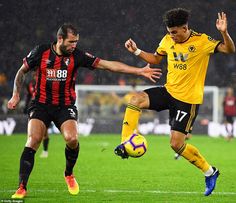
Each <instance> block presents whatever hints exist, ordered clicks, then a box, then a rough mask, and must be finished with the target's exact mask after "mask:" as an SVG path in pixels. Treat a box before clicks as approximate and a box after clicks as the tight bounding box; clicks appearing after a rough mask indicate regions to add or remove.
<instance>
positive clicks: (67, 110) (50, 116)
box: [28, 102, 78, 130]
mask: <svg viewBox="0 0 236 203" xmlns="http://www.w3.org/2000/svg"><path fill="white" fill-rule="evenodd" d="M28 118H29V120H30V119H33V118H36V119H39V120H41V121H43V122H44V124H45V125H46V127H47V128H48V127H49V125H50V123H51V122H52V121H53V122H54V124H55V125H56V127H57V128H58V129H59V130H60V127H61V125H62V123H64V122H65V121H67V120H70V119H72V120H76V121H77V119H78V111H77V108H76V106H74V105H71V106H54V105H45V104H40V103H34V102H32V103H31V105H30V107H29V109H28Z"/></svg>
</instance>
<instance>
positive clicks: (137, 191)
mask: <svg viewBox="0 0 236 203" xmlns="http://www.w3.org/2000/svg"><path fill="white" fill-rule="evenodd" d="M30 191H32V192H42V193H60V192H62V191H63V192H66V191H67V190H41V189H36V190H30ZM11 192H15V190H0V193H11ZM80 192H88V193H95V192H100V193H101V192H104V193H153V194H182V195H184V194H203V192H197V191H161V190H112V189H104V190H93V189H88V190H80ZM213 194H215V195H236V192H213Z"/></svg>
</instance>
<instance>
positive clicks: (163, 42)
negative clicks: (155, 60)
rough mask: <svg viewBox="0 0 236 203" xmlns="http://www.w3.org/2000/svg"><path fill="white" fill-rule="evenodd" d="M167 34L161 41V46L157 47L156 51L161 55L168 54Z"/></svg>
mask: <svg viewBox="0 0 236 203" xmlns="http://www.w3.org/2000/svg"><path fill="white" fill-rule="evenodd" d="M166 43H167V40H166V36H165V37H163V38H162V40H161V42H160V43H159V46H158V47H157V49H156V53H157V54H158V55H161V56H165V55H167V53H166Z"/></svg>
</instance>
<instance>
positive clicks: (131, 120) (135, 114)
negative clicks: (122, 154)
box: [121, 104, 141, 142]
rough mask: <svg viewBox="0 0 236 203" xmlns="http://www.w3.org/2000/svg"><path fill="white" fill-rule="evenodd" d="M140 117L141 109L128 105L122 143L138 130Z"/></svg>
mask: <svg viewBox="0 0 236 203" xmlns="http://www.w3.org/2000/svg"><path fill="white" fill-rule="evenodd" d="M140 115H141V109H140V108H139V107H137V106H134V105H132V104H128V106H127V107H126V110H125V116H124V120H123V126H122V133H121V142H123V141H125V140H126V139H127V138H128V137H129V136H131V135H132V134H133V132H134V130H135V129H137V127H138V122H139V118H140Z"/></svg>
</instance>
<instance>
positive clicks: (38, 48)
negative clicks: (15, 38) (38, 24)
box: [32, 44, 51, 53]
mask: <svg viewBox="0 0 236 203" xmlns="http://www.w3.org/2000/svg"><path fill="white" fill-rule="evenodd" d="M50 47H51V44H38V45H36V46H35V47H34V48H33V49H32V51H33V52H37V53H41V52H44V51H46V50H48V49H50Z"/></svg>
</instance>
